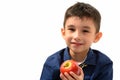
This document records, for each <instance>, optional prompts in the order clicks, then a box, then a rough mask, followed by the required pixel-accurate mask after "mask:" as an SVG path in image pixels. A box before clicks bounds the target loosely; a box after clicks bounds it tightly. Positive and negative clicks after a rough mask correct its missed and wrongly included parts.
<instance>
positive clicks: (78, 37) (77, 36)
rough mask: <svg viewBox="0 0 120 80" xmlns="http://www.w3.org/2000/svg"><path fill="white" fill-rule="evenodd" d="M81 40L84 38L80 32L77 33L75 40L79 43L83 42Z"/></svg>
mask: <svg viewBox="0 0 120 80" xmlns="http://www.w3.org/2000/svg"><path fill="white" fill-rule="evenodd" d="M81 38H82V34H81V33H80V32H75V34H74V39H75V40H77V41H78V40H81Z"/></svg>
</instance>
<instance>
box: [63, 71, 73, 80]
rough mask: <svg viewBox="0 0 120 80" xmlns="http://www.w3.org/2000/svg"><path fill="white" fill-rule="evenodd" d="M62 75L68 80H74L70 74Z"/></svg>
mask: <svg viewBox="0 0 120 80" xmlns="http://www.w3.org/2000/svg"><path fill="white" fill-rule="evenodd" d="M64 75H65V77H66V78H67V79H68V80H74V78H73V77H72V76H71V75H70V74H68V73H66V72H65V73H64Z"/></svg>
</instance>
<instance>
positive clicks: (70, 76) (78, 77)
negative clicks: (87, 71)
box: [60, 68, 84, 80]
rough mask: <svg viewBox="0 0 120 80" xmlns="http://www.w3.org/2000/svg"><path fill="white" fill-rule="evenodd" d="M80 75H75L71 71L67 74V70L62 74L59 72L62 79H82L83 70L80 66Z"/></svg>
mask: <svg viewBox="0 0 120 80" xmlns="http://www.w3.org/2000/svg"><path fill="white" fill-rule="evenodd" d="M80 70H81V71H80V75H76V74H75V73H73V72H72V71H71V72H70V73H69V74H68V73H67V72H65V73H64V74H62V73H61V74H60V78H61V79H62V80H83V79H84V74H83V70H82V68H80Z"/></svg>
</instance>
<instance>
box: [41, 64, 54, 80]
mask: <svg viewBox="0 0 120 80" xmlns="http://www.w3.org/2000/svg"><path fill="white" fill-rule="evenodd" d="M52 73H53V70H52V69H51V67H50V66H48V65H47V64H46V63H45V64H44V66H43V70H42V74H41V77H40V80H52Z"/></svg>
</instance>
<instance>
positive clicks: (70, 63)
mask: <svg viewBox="0 0 120 80" xmlns="http://www.w3.org/2000/svg"><path fill="white" fill-rule="evenodd" d="M70 71H72V72H74V73H75V74H77V75H80V67H79V66H78V64H77V62H75V61H74V60H66V61H64V62H63V63H62V64H61V66H60V72H61V73H62V74H64V73H65V72H67V73H70Z"/></svg>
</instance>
